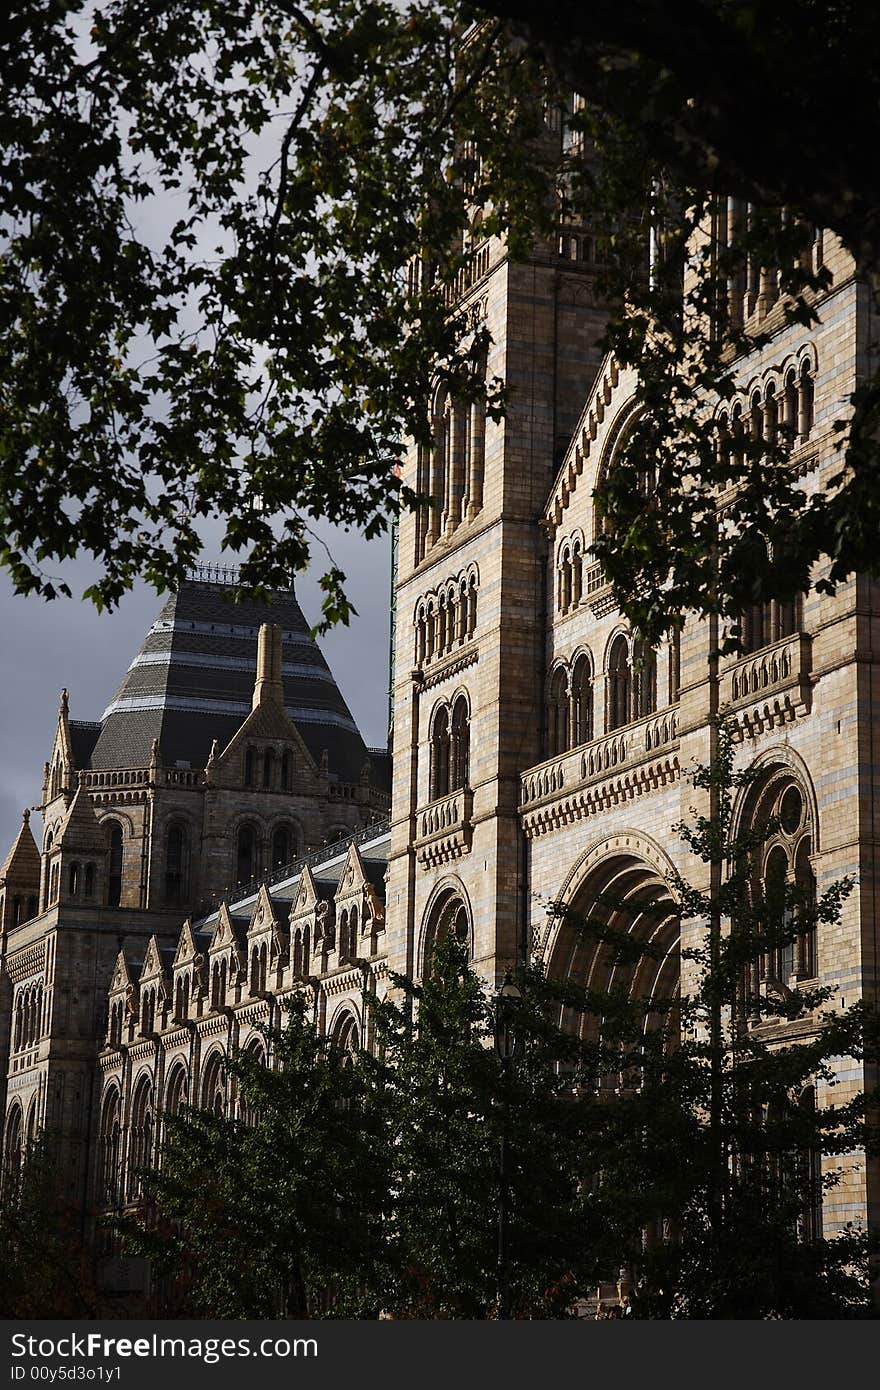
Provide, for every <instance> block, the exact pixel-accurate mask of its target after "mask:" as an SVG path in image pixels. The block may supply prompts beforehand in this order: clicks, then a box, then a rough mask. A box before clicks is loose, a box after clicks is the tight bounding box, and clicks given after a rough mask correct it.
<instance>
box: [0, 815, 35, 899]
mask: <svg viewBox="0 0 880 1390" xmlns="http://www.w3.org/2000/svg"><path fill="white" fill-rule="evenodd" d="M30 818H31V813H30V811H28V810H24V811H22V813H21V828H20V830H19V832H18V834H17V835H16V837H15V843H14V844H13V846H12V849H11V850H10V851H9V853H8V854H7V856H6V859H5V861H4V864H3V867H2V868H0V883H3V882H9V881H12V880H14V881H15V882H16V883H24V884H25V885H27V886H30V884H31V883H34V884H35V885H36V886H39V882H40V852H39V850H38V849H37V846H36V843H35V841H34V837H33V834H32V833H31V828H30V825H29V824H28V822H29V821H30Z"/></svg>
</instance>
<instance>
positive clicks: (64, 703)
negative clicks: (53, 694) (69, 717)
mask: <svg viewBox="0 0 880 1390" xmlns="http://www.w3.org/2000/svg"><path fill="white" fill-rule="evenodd" d="M69 703H70V696H69V695H68V693H67V686H65V687H64V689H63V690H62V692H61V701H60V703H59V706H58V713H59V714H66V713H67V708H68V705H69Z"/></svg>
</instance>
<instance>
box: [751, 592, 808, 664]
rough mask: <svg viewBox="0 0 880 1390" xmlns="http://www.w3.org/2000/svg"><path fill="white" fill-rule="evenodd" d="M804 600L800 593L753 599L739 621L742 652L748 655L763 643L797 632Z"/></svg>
mask: <svg viewBox="0 0 880 1390" xmlns="http://www.w3.org/2000/svg"><path fill="white" fill-rule="evenodd" d="M802 607H803V600H802V596H801V595H800V594H797V595H795V597H794V598H790V599H777V598H771V599H767V600H766V601H765V602H763V603H753V604H752V605H751V606H750V607H749V608H747V609H746V611H745V613H744V614H743V616H742V619H741V622H740V634H741V637H740V640H741V645H742V649H743V652H744V653H745V654H746V655H750V654H751V653H752V652H758V651H760V650H761V648H762V647H769V646H771V645H772V644H773V643H774V642H781V641H783V640H784V639H785V638H786V637H791V636H793V635H794V633H796V632H798V631H799V630H800V627H801V623H802Z"/></svg>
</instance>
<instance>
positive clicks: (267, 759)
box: [0, 571, 389, 1206]
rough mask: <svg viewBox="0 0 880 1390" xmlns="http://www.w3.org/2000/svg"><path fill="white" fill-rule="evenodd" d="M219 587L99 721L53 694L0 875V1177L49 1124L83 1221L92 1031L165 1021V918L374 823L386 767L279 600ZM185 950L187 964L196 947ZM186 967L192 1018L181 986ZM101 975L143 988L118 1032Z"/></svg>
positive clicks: (93, 1121) (180, 617) (195, 592)
mask: <svg viewBox="0 0 880 1390" xmlns="http://www.w3.org/2000/svg"><path fill="white" fill-rule="evenodd" d="M229 587H230V585H229V584H228V583H226V582H224V581H223V580H221V578H220V572H219V571H211V572H202V573H201V574H200V575H199V576H198V577H197V578H194V579H193V580H191V581H187V582H186V583H185V584H184V585H182V586H181V588H180V590H179V592H178V593H177V594H175V595H174V596H173V597H172V598H171V599H169V601H168V602H167V603H166V605H165V607H164V608H163V609H162V612H161V613H160V614H159V617H158V618H157V620H156V622H155V623H154V624H153V626H152V627H151V629H150V631H149V633H148V634H147V637H146V639H145V640H144V642H143V644H142V646H141V649H140V651H139V652H138V653H137V655H136V656H135V658H134V660H133V661H132V663H131V665H130V667H129V669H128V672H127V673H126V676H125V678H124V680H123V682H122V684H121V685H120V687H119V689H118V691H117V692H116V695H115V696H114V698H113V700H112V701H111V703H110V705H109V706H108V708H107V709H106V710H105V712H104V715H103V717H102V719H101V721H100V722H99V723H91V724H88V723H81V722H77V721H75V720H73V719H72V718H71V717H70V711H69V699H68V694H67V691H66V690H65V691H63V692H62V697H61V706H60V709H59V713H58V722H57V726H56V730H55V736H54V741H53V744H52V750H51V755H50V757H49V760H48V762H47V763H46V766H45V771H44V779H43V797H42V805H41V813H42V819H43V829H42V836H41V840H40V843H39V845H38V844H37V842H36V841H35V839H34V837H33V834H32V832H31V829H30V825H29V823H28V822H29V815H28V813H27V812H26V813H25V818H24V823H23V825H22V828H21V831H20V832H19V835H18V837H17V839H16V842H15V845H14V846H13V848H12V850H11V852H10V854H9V856H8V858H7V860H6V862H5V864H4V865H3V868H2V870H0V981H2V984H0V1020H2V1023H0V1067H2V1080H0V1086H2V1092H3V1111H4V1115H5V1124H4V1138H3V1156H4V1164H5V1166H6V1168H7V1170H8V1169H9V1168H10V1166H13V1167H14V1165H15V1164H16V1163H17V1162H18V1160H19V1157H20V1155H21V1153H22V1152H23V1149H24V1146H25V1145H26V1143H27V1141H28V1138H29V1137H31V1136H32V1135H33V1134H34V1133H35V1132H36V1131H37V1130H39V1129H42V1128H49V1129H51V1130H52V1131H53V1132H56V1133H57V1134H58V1135H59V1136H60V1138H61V1145H62V1152H61V1167H62V1171H63V1173H64V1178H65V1183H66V1187H67V1193H68V1196H69V1197H70V1198H71V1200H73V1201H74V1202H79V1203H81V1204H83V1205H84V1206H85V1205H87V1204H88V1203H90V1202H91V1201H92V1200H93V1199H94V1197H95V1186H94V1184H95V1181H96V1168H95V1165H96V1163H97V1162H98V1161H99V1157H98V1137H99V1132H100V1131H99V1126H100V1114H101V1105H102V1088H101V1079H100V1078H101V1075H102V1073H101V1071H100V1069H99V1067H98V1058H99V1054H100V1053H101V1051H102V1049H103V1047H104V1044H105V1042H106V1040H107V1038H108V1036H112V1037H114V1038H116V1039H117V1042H120V1041H121V1038H122V1036H123V1033H124V1035H125V1038H126V1040H127V1041H128V1040H133V1039H134V1037H135V1036H136V1031H137V1029H135V1033H132V1027H133V1026H134V1025H135V1024H136V1025H137V1027H140V1028H142V1029H143V1030H144V1033H145V1036H147V1037H148V1038H152V1037H154V1036H155V1035H156V1033H157V1030H161V1029H163V1028H164V1027H166V1026H168V1025H169V1024H170V1021H171V1020H173V1019H175V1018H176V1017H177V1015H175V1014H174V1010H173V1007H172V1005H173V1002H174V1001H173V1000H172V999H171V998H170V996H169V998H168V999H167V1000H166V998H165V991H166V988H167V985H166V981H165V979H164V976H163V971H164V969H165V966H166V965H167V964H168V962H169V959H173V958H174V957H175V955H176V954H179V950H180V949H182V948H181V947H180V946H179V942H178V938H179V937H180V930H181V922H182V920H183V918H184V917H185V916H187V914H189V915H191V916H194V917H200V918H202V919H204V917H205V916H206V914H207V913H209V912H210V911H211V909H212V906H215V905H216V904H218V903H219V902H220V900H221V898H222V897H223V896H224V895H227V896H228V895H229V894H230V893H232V894H233V895H234V894H236V893H237V894H238V896H242V895H244V896H245V897H246V895H247V893H248V892H249V891H251V892H255V891H256V885H257V883H258V882H259V881H263V880H266V879H269V880H273V879H276V878H279V877H281V878H283V877H284V876H285V872H286V870H287V869H288V867H289V866H290V864H291V863H292V862H294V861H303V860H306V859H308V858H310V857H311V858H314V856H315V855H316V854H317V856H318V858H320V857H321V856H322V854H324V856H325V857H326V853H327V852H329V851H324V849H323V847H324V846H330V845H332V844H334V843H335V844H338V843H340V842H341V843H343V844H344V846H345V848H346V852H347V850H348V845H349V842H350V841H351V839H352V837H355V838H356V837H357V836H358V835H359V834H362V833H364V831H366V830H367V829H368V827H370V826H372V825H374V824H375V823H377V822H381V821H383V818H384V817H385V816H386V815H387V810H388V802H389V794H388V765H387V764H388V759H387V752H386V750H385V749H381V750H375V749H374V750H369V749H367V747H366V746H365V744H364V742H363V739H362V738H361V735H360V733H359V732H358V730H357V727H356V725H355V723H354V720H353V719H352V717H351V714H350V712H349V710H348V707H347V706H346V704H345V701H344V700H343V698H342V696H341V694H340V692H339V690H338V688H337V686H336V684H335V682H334V680H333V677H332V675H331V673H330V670H329V668H328V666H327V663H326V661H325V660H324V658H323V656H322V655H321V652H320V650H319V648H318V647H317V645H316V644H315V642H314V641H313V639H312V638H311V636H310V635H309V630H308V626H307V624H306V622H305V619H304V617H303V615H302V612H301V610H300V608H299V605H298V604H297V602H296V599H295V597H294V595H293V593H288V594H276V595H274V596H273V599H272V602H271V605H270V608H269V610H268V611H267V609H266V608H265V607H264V606H263V605H260V604H245V605H232V604H231V603H229V602H227V601H226V599H227V598H228V595H227V594H226V593H225V592H224V591H225V590H226V589H228V588H229ZM267 617H270V618H271V619H272V621H271V622H269V623H267V622H266V621H265V620H266V618H267ZM353 853H354V851H353ZM223 913H224V917H223V920H224V923H225V924H226V926H227V928H228V929H230V930H231V929H232V928H231V927H230V919H229V917H228V913H227V912H226V909H225V908H224V909H223ZM235 920H236V922H238V921H239V918H238V917H236V919H235ZM187 931H189V928H187ZM233 934H234V932H233ZM187 941H189V942H190V943H193V942H197V943H198V946H197V947H196V946H195V945H194V946H193V952H192V957H193V958H194V957H195V956H196V955H198V954H199V952H201V950H202V949H203V946H204V944H205V943H204V941H203V933H202V934H199V933H198V932H197V933H196V936H195V937H193V935H192V933H191V932H190V934H189V935H188V936H187ZM227 944H228V942H227ZM262 945H263V949H264V954H265V949H266V939H264V940H263V942H262ZM236 949H237V948H236ZM208 954H209V958H210V959H211V960H213V957H211V956H210V952H209V953H208ZM233 956H234V951H233V952H232V953H231V954H229V953H227V956H226V957H224V965H223V969H224V972H226V971H228V972H229V978H230V980H231V978H232V975H233ZM187 959H188V961H189V964H190V966H191V971H190V980H191V984H192V994H193V1009H194V1010H195V1009H196V1003H195V1000H196V998H197V997H198V995H197V986H198V981H199V980H200V979H201V976H200V975H199V973H198V968H197V967H196V966H194V965H193V963H192V959H191V958H189V957H188V958H187ZM118 962H123V963H124V962H131V963H132V965H131V968H132V969H134V970H135V972H136V976H137V978H138V980H139V981H140V980H141V979H143V980H144V981H145V982H148V985H147V984H145V985H144V988H143V989H141V994H142V995H143V998H142V999H140V996H138V998H139V1000H140V1002H138V1003H137V1010H136V1012H137V1017H136V1019H135V1018H134V1017H133V1015H132V1013H131V1009H132V1007H133V996H132V994H126V996H125V1021H124V1028H123V1026H122V1024H121V1023H120V1021H119V1010H118V1008H116V1009H115V1011H114V1007H112V1006H111V1007H110V1009H109V1012H108V995H107V990H108V986H109V987H110V989H111V997H112V998H113V999H114V1000H116V999H117V997H118V994H119V982H120V979H121V975H120V970H121V971H122V973H123V975H124V974H125V972H126V971H127V970H128V968H129V966H128V965H126V964H123V965H120V964H118ZM144 962H146V965H144ZM144 968H145V969H146V970H147V974H146V976H142V969H144ZM268 977H269V967H268V966H266V967H265V968H264V970H263V978H264V979H265V980H267V981H268ZM265 987H268V986H267V985H264V988H265ZM229 988H230V993H229V998H232V997H233V994H232V985H231V984H230V987H229ZM135 994H136V995H137V991H135ZM211 998H212V999H213V1000H214V1001H215V1003H216V1001H217V1000H218V998H219V993H218V991H216V990H215V992H214V994H213V995H212V996H211ZM226 999H227V993H226V990H224V991H223V1001H224V1003H223V1006H224V1007H225V1006H226ZM148 1000H149V1007H148V1004H147V1001H148ZM178 1002H179V1001H178ZM166 1005H167V1007H166ZM204 1007H205V1008H207V1007H208V1001H207V1000H206V1001H205V1003H204ZM108 1020H109V1025H110V1033H109V1035H108ZM151 1046H152V1043H149V1044H146V1048H147V1050H148V1051H149V1048H150V1047H151ZM142 1050H143V1049H142Z"/></svg>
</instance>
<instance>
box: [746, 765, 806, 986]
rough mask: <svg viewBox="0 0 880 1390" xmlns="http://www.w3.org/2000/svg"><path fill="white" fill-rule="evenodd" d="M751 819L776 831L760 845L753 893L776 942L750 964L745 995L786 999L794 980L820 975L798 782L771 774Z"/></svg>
mask: <svg viewBox="0 0 880 1390" xmlns="http://www.w3.org/2000/svg"><path fill="white" fill-rule="evenodd" d="M753 820H754V824H755V825H756V826H758V827H761V826H766V825H774V826H775V828H774V829H773V832H772V834H771V835H770V837H769V839H768V840H767V842H766V844H765V845H764V846H763V862H762V864H761V866H760V873H759V881H758V882H757V883H756V885H755V892H756V897H757V901H758V903H759V904H761V903H763V905H764V911H765V913H766V931H767V934H768V936H770V937H771V938H773V937H774V936H779V938H780V939H779V940H778V941H776V942H775V944H773V945H771V946H770V947H769V948H768V949H767V950H766V951H764V952H763V953H762V955H761V958H760V960H759V961H755V962H753V963H752V966H751V980H750V984H749V992H750V993H752V994H757V993H758V991H759V990H760V989H761V988H762V986H764V987H765V988H768V989H770V990H771V991H772V990H774V989H775V990H778V991H780V992H781V993H782V995H783V996H785V994H786V992H787V991H788V989H789V988H790V987H791V986H792V985H795V984H796V983H797V981H799V980H803V979H812V978H813V977H814V976H816V975H817V974H818V959H817V949H816V928H815V922H814V921H813V920H812V917H811V915H810V914H811V911H812V908H813V906H814V904H815V898H816V884H815V877H814V874H813V867H812V863H811V855H812V851H813V844H814V838H813V827H812V822H811V814H810V810H809V805H808V802H807V798H806V796H805V794H804V792H803V789H802V787H801V786H800V784H799V783H798V782H797V781H796V779H795V778H794V777H792V776H791V775H788V774H787V773H785V772H780V773H777V774H776V775H775V776H773V775H771V776H770V777H769V779H768V781H767V782H766V783H765V784H764V786H763V787H761V788H759V790H758V792H757V793H756V802H755V808H754V812H753ZM799 926H800V927H801V929H798V928H799Z"/></svg>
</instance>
